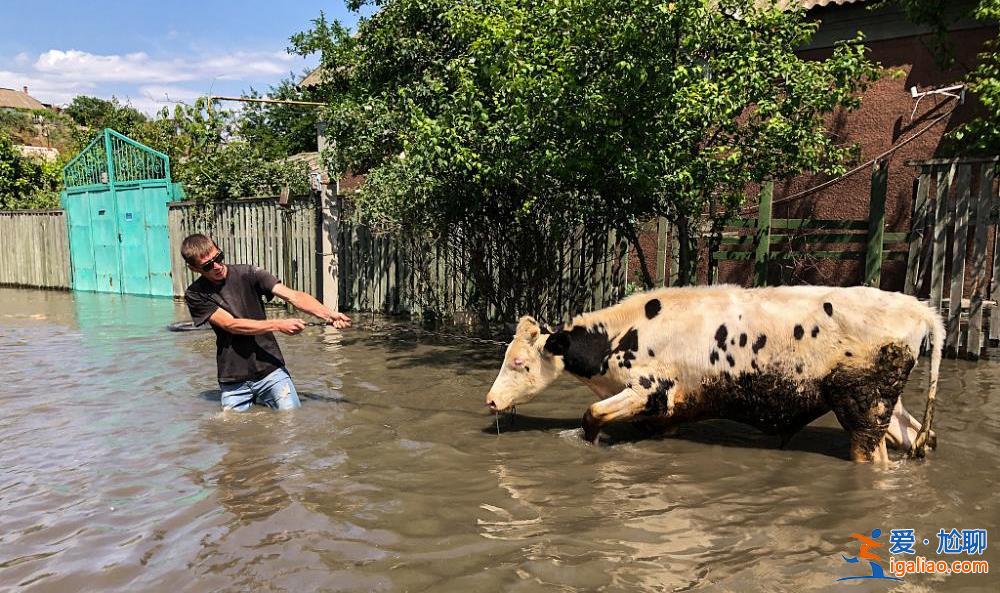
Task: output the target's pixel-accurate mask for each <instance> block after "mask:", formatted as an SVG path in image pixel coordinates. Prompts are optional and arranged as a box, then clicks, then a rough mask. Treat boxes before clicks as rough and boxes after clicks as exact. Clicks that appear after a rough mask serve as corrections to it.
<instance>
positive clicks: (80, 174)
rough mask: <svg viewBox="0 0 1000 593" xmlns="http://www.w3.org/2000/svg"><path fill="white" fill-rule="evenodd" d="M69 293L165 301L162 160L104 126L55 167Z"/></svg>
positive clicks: (168, 188)
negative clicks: (61, 186)
mask: <svg viewBox="0 0 1000 593" xmlns="http://www.w3.org/2000/svg"><path fill="white" fill-rule="evenodd" d="M63 180H64V182H65V187H66V189H65V190H64V191H63V192H62V206H63V209H65V211H66V218H67V223H68V227H69V245H70V260H71V265H72V283H73V289H74V290H88V291H96V292H117V293H128V294H145V295H155V296H172V294H173V290H172V288H173V287H172V284H171V276H170V239H169V236H168V231H167V203H168V202H171V201H174V200H178V199H181V197H182V196H181V191H180V187H179V186H178V185H177V184H174V183H172V182H171V179H170V158H169V157H167V155H165V154H163V153H160V152H157V151H155V150H153V149H151V148H149V147H147V146H143V145H142V144H139V143H138V142H136V141H134V140H132V139H131V138H127V137H125V136H123V135H122V134H119V133H118V132H116V131H114V130H112V129H110V128H105V130H104V131H103V132H101V133H100V134H99V135H98V136H97V137H96V138H94V139H93V140H92V141H91V142H90V144H88V145H87V147H86V148H84V149H83V151H82V152H80V154H78V155H77V156H76V158H74V159H73V160H72V161H70V162H69V164H67V165H66V167H65V168H64V169H63Z"/></svg>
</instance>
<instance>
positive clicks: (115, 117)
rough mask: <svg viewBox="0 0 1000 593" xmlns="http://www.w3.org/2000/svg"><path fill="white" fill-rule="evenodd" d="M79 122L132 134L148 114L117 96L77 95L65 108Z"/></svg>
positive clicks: (99, 128) (88, 126)
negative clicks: (105, 97) (104, 97)
mask: <svg viewBox="0 0 1000 593" xmlns="http://www.w3.org/2000/svg"><path fill="white" fill-rule="evenodd" d="M64 111H65V112H66V114H67V115H69V116H70V117H71V118H73V121H75V122H76V123H77V124H79V125H81V126H85V127H87V128H89V130H90V131H98V130H102V129H104V128H111V129H113V130H115V131H116V132H120V133H122V134H125V135H126V136H131V135H132V134H134V133H135V130H136V128H137V127H138V126H140V125H141V124H143V123H144V122H145V121H146V116H145V115H143V114H142V112H140V111H139V110H137V109H135V108H134V107H132V106H131V105H123V104H122V103H121V102H120V101H119V100H118V99H117V98H116V97H111V100H107V99H100V98H98V97H90V96H87V95H77V96H76V97H73V100H72V101H71V102H70V104H69V105H67V106H66V109H65V110H64Z"/></svg>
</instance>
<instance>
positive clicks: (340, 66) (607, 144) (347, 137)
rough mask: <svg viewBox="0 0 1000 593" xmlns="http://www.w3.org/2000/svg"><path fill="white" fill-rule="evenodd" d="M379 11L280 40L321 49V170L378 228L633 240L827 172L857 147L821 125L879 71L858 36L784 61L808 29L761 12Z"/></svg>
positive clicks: (439, 4)
mask: <svg viewBox="0 0 1000 593" xmlns="http://www.w3.org/2000/svg"><path fill="white" fill-rule="evenodd" d="M357 4H359V5H360V4H364V2H359V3H357ZM377 4H378V5H380V7H381V9H380V11H379V12H378V13H377V14H376V15H375V16H374V17H372V18H370V19H362V20H361V21H360V24H359V27H358V31H357V34H356V35H352V34H351V33H350V32H349V31H348V30H347V29H346V28H344V27H343V26H342V25H340V24H339V23H336V22H333V23H330V22H328V21H327V20H326V19H325V18H324V17H322V16H321V17H320V18H319V19H317V20H316V21H314V22H313V27H312V29H311V30H310V31H307V32H305V33H302V34H300V35H298V36H296V37H293V39H292V42H293V47H294V49H296V51H298V52H300V53H303V54H308V53H314V52H318V53H320V54H321V61H322V67H323V69H324V72H325V75H326V81H327V84H326V88H327V90H328V92H329V93H330V97H331V98H330V107H329V109H328V110H327V113H326V121H328V122H329V127H328V134H329V136H330V138H331V139H332V140H333V149H332V150H331V151H330V152H329V154H328V160H329V163H328V165H329V168H330V170H331V171H338V172H342V171H346V170H351V171H353V172H356V173H363V174H365V175H366V176H367V177H366V183H365V184H364V186H363V187H362V189H361V191H360V193H359V195H358V196H357V200H358V203H359V206H360V208H361V211H362V213H363V215H364V216H366V217H367V218H368V219H369V220H370V221H372V222H373V223H374V224H376V225H377V226H379V227H382V228H395V229H404V230H408V231H423V230H429V231H432V232H443V230H444V229H447V228H450V227H453V226H454V225H476V226H479V227H482V228H486V229H491V231H490V232H489V233H487V234H489V235H491V236H495V237H497V238H498V239H497V240H503V238H504V237H514V236H517V237H525V236H536V237H538V240H543V238H554V239H555V240H557V241H558V240H561V239H560V237H564V236H566V234H567V233H568V230H569V229H570V228H571V227H574V226H576V225H584V226H586V227H588V228H591V229H593V230H595V231H597V230H601V229H607V228H614V229H618V230H619V231H621V232H622V233H624V235H625V236H627V237H628V238H629V239H630V240H631V241H632V242H633V243H637V233H636V228H637V224H638V222H639V221H640V220H643V219H646V218H648V217H651V216H666V217H668V218H671V219H673V220H675V221H677V222H678V224H679V225H680V228H681V230H682V231H685V230H686V229H688V228H689V227H690V224H689V223H690V221H691V220H692V219H693V218H694V217H695V216H698V215H700V214H701V213H702V212H703V210H704V209H705V208H707V207H710V206H713V205H714V207H715V208H716V210H717V211H719V212H723V211H732V210H733V209H734V208H735V207H737V206H738V205H739V204H740V203H741V202H742V200H743V199H744V195H745V192H744V190H745V188H746V187H747V185H748V184H752V183H757V182H760V181H762V180H766V179H777V178H783V177H788V176H792V175H795V174H798V173H799V172H802V171H824V172H830V173H837V172H840V171H842V170H843V169H844V163H845V162H846V161H847V160H849V159H850V158H851V157H853V156H854V155H855V154H856V152H855V150H854V149H853V147H850V146H841V145H838V144H836V142H835V140H834V138H833V137H832V136H831V135H830V134H829V133H828V132H827V130H826V128H825V126H824V116H825V115H827V114H829V113H831V112H833V111H835V110H837V109H841V108H853V107H856V106H857V105H858V103H859V98H858V94H859V92H860V91H862V90H863V89H864V88H865V85H866V83H867V81H869V80H871V79H873V78H875V77H876V76H877V74H878V72H877V70H876V68H875V66H874V65H873V64H872V63H871V62H869V61H868V60H867V59H866V57H865V53H864V48H863V47H862V45H861V44H860V39H857V40H855V41H854V42H852V43H845V44H841V45H840V46H839V47H837V48H836V50H835V51H834V52H833V54H832V56H831V57H829V58H828V59H826V60H822V61H806V60H803V59H800V58H799V57H798V56H797V55H796V54H795V53H794V48H797V47H800V46H802V45H803V44H804V43H806V42H807V41H808V40H809V38H810V36H811V35H812V34H813V32H814V31H815V28H816V25H815V24H813V23H809V22H807V21H806V20H805V18H804V14H803V12H802V11H799V10H787V11H786V10H782V9H780V8H778V7H776V6H774V5H764V6H760V7H757V5H758V4H759V3H746V2H742V1H736V0H713V1H707V0H683V1H676V2H661V1H654V0H630V1H625V0H607V1H600V2H599V1H597V0H569V1H567V0H538V1H533V2H524V1H519V0H493V1H487V0H462V1H446V0H387V1H385V2H378V3H377ZM515 227H517V228H518V229H529V230H531V231H532V232H530V233H524V232H514V230H515ZM691 237H693V233H689V235H688V238H691ZM508 248H509V249H507V251H508V252H510V253H516V252H517V248H518V246H517V245H513V244H512V245H508ZM681 255H682V261H681V265H682V276H683V275H684V274H689V273H690V272H691V270H692V267H693V261H692V259H691V258H690V257H688V258H687V259H686V260H685V255H686V254H685V253H683V252H682V254H681ZM535 264H536V265H537V262H535ZM647 282H648V279H647Z"/></svg>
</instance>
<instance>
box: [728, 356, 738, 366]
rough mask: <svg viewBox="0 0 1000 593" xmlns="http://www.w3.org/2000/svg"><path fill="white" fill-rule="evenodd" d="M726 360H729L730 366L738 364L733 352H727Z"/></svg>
mask: <svg viewBox="0 0 1000 593" xmlns="http://www.w3.org/2000/svg"><path fill="white" fill-rule="evenodd" d="M726 362H728V363H729V366H730V367H734V366H736V359H735V358H733V355H732V354H727V355H726Z"/></svg>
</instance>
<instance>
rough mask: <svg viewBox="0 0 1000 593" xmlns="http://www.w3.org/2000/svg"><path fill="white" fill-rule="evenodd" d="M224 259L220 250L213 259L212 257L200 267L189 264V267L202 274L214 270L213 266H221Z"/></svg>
mask: <svg viewBox="0 0 1000 593" xmlns="http://www.w3.org/2000/svg"><path fill="white" fill-rule="evenodd" d="M224 257H225V255H224V254H223V253H222V250H221V249H220V250H219V253H217V254H216V255H215V257H213V258H212V259H210V260H208V261H207V262H205V263H203V264H201V265H198V264H191V267H192V268H195V269H198V270H201V271H202V272H211V271H212V270H213V269H214V268H215V264H221V263H222V259H223V258H224Z"/></svg>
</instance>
